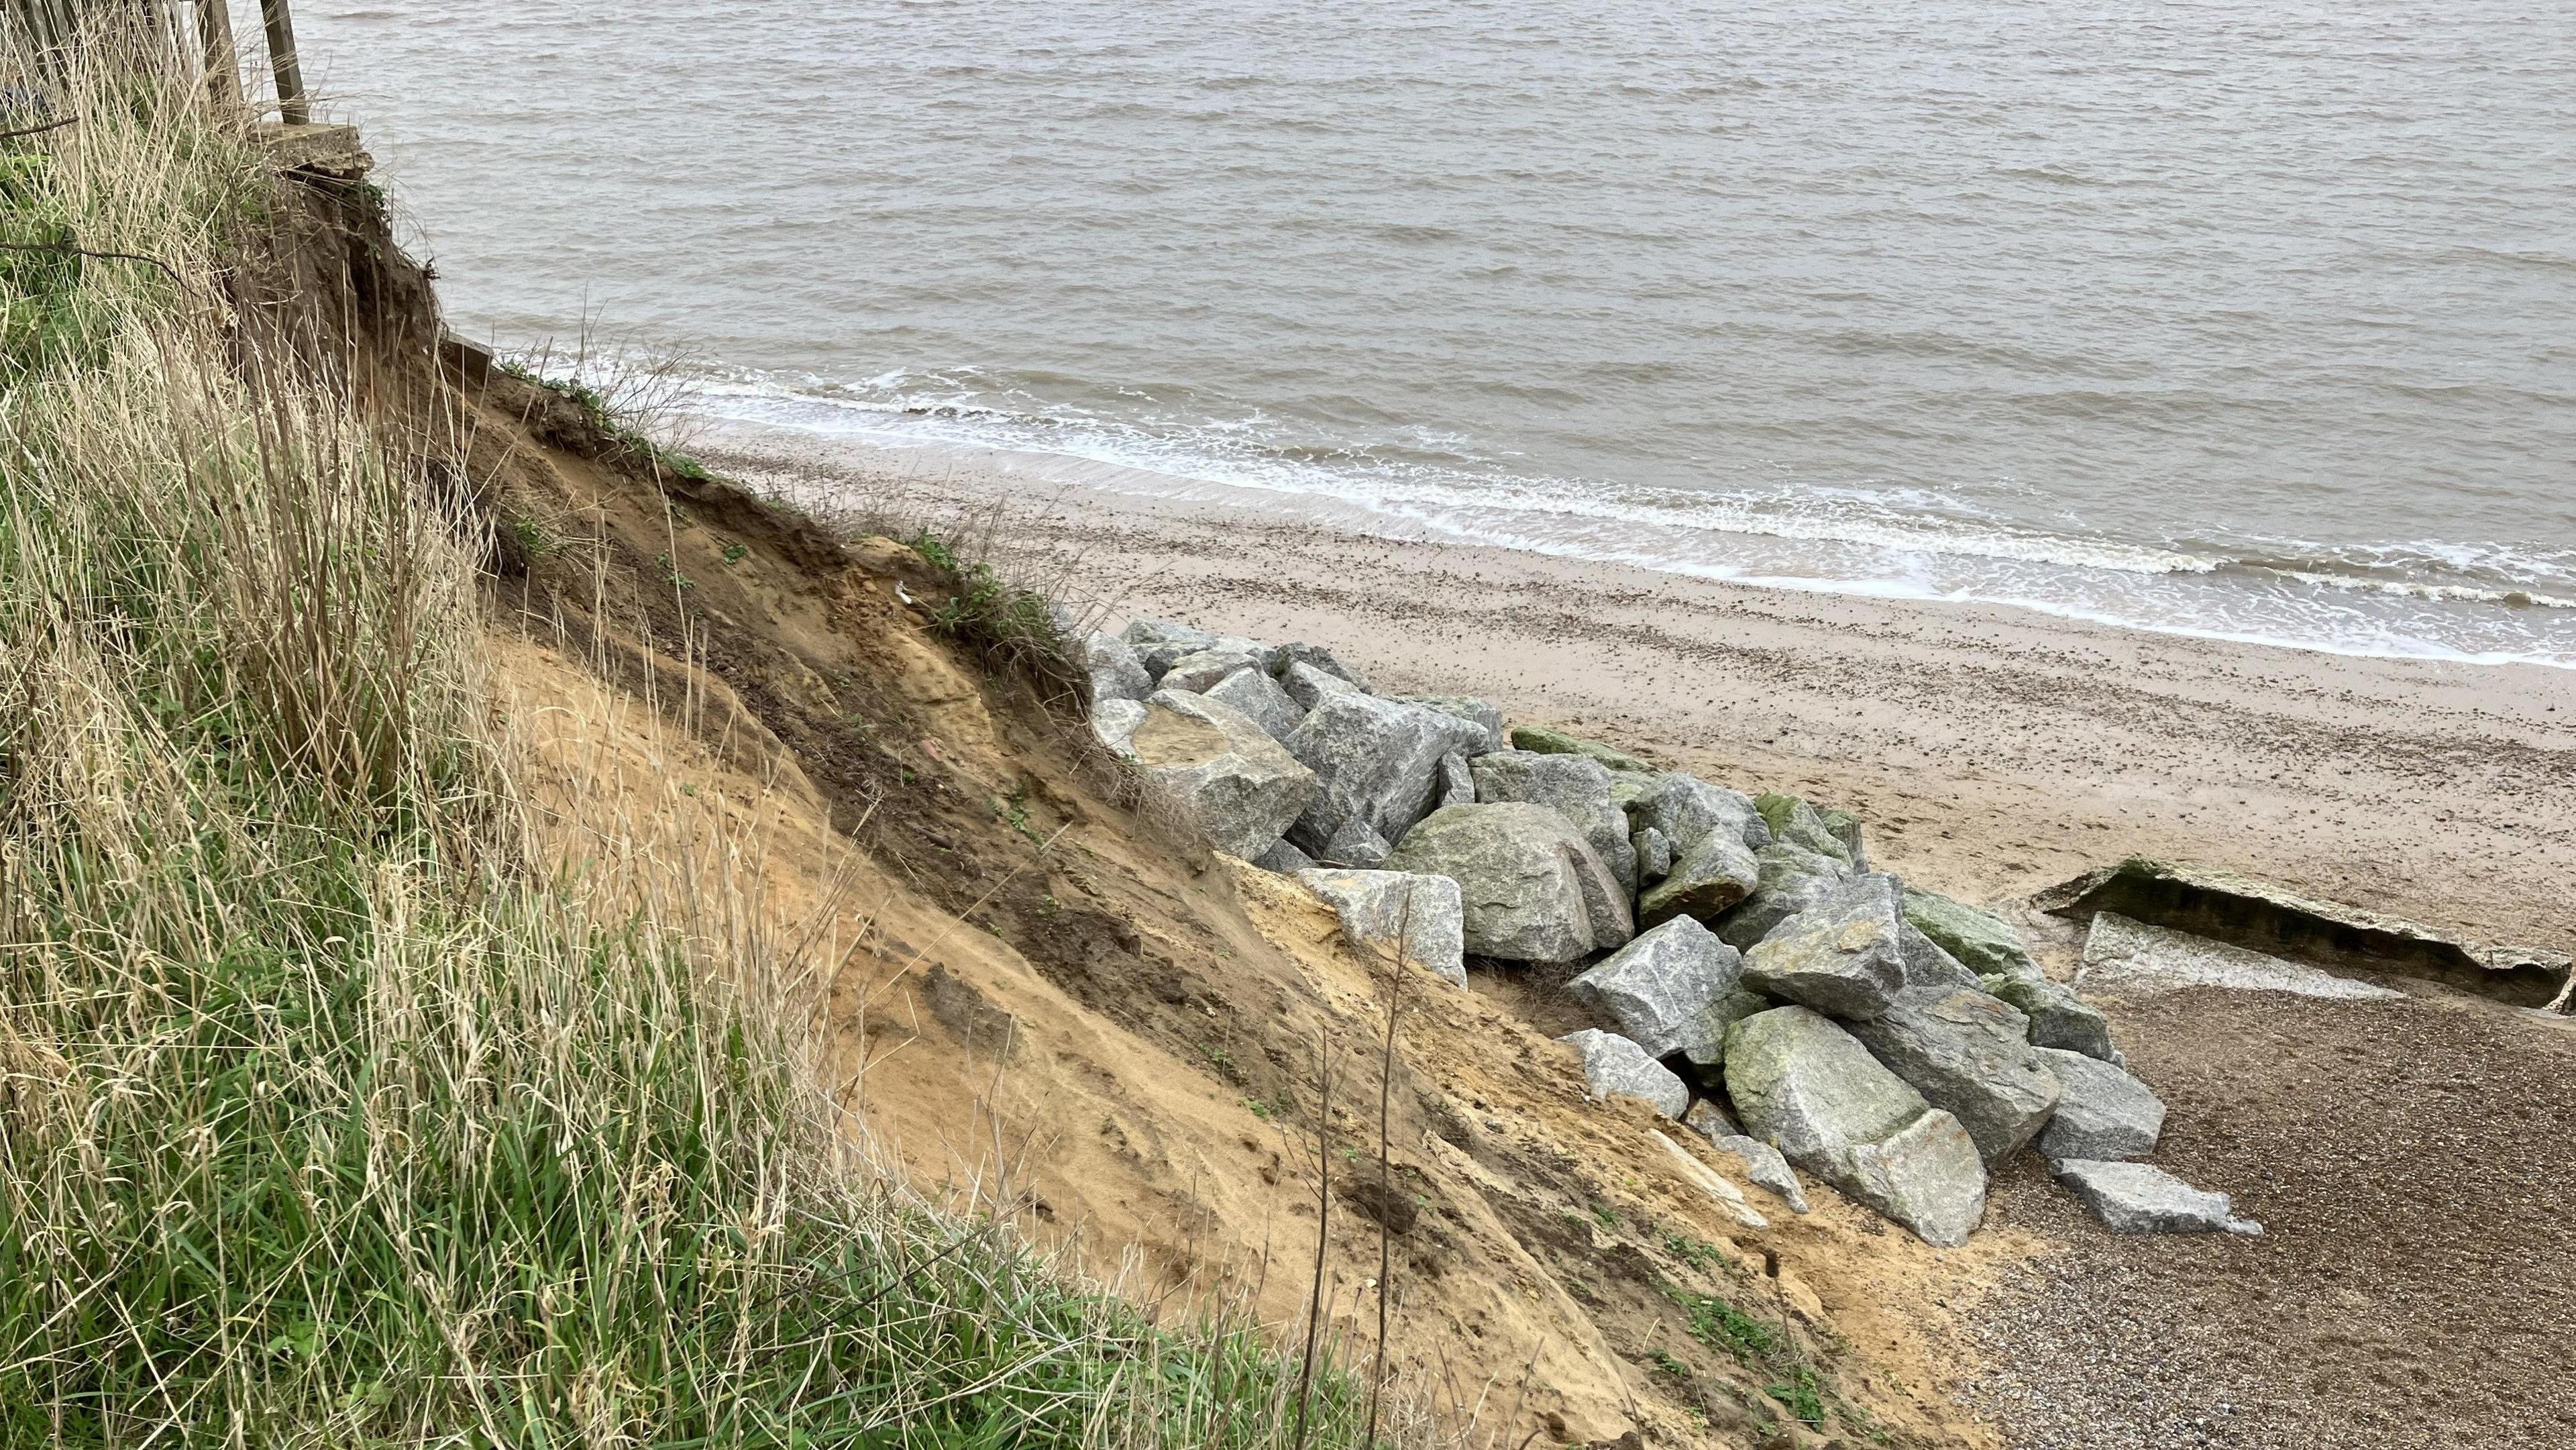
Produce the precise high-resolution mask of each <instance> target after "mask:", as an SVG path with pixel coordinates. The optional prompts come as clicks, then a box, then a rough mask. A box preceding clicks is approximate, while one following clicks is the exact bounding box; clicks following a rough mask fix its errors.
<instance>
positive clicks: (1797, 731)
mask: <svg viewBox="0 0 2576 1450" xmlns="http://www.w3.org/2000/svg"><path fill="white" fill-rule="evenodd" d="M698 442H699V447H700V451H701V452H702V453H703V454H704V455H705V456H707V457H708V458H709V460H710V461H711V462H713V463H717V464H719V465H720V466H722V467H723V468H725V469H727V470H729V471H733V472H736V473H738V474H740V475H742V476H744V477H745V478H746V479H747V480H748V481H750V482H752V483H753V484H754V485H755V486H757V487H761V488H763V489H767V490H771V491H774V492H776V493H778V494H780V495H782V496H784V497H787V498H788V499H790V500H791V501H793V502H797V503H799V504H802V505H805V506H807V507H810V508H814V509H816V510H817V511H823V512H831V511H856V512H859V513H871V512H873V513H877V514H880V515H883V516H885V517H890V518H905V519H923V518H927V519H934V520H939V521H940V526H941V527H942V528H943V529H944V530H945V531H948V532H951V533H962V534H965V535H967V536H968V537H970V538H971V539H972V540H973V541H975V542H976V543H977V544H979V545H980V546H982V547H985V548H987V549H989V550H990V551H992V553H993V554H994V556H995V559H996V562H997V565H998V566H999V567H1001V568H1003V569H1004V570H1005V571H1006V572H1010V573H1013V574H1015V575H1017V576H1018V577H1021V578H1025V579H1032V580H1037V581H1040V582H1042V583H1043V584H1045V585H1046V586H1048V588H1049V589H1050V591H1051V592H1053V593H1055V594H1056V595H1057V596H1058V597H1059V598H1061V599H1062V600H1064V602H1066V603H1067V604H1068V605H1069V606H1070V607H1072V608H1074V609H1075V610H1076V612H1077V613H1082V612H1084V611H1086V610H1088V611H1089V612H1091V613H1093V614H1096V615H1099V616H1101V617H1102V618H1104V619H1107V620H1110V621H1113V622H1114V621H1116V620H1119V619H1123V618H1126V617H1128V616H1131V615H1135V614H1151V615H1158V616H1168V617H1173V618H1179V619H1186V620H1190V621H1192V622H1194V623H1198V624H1201V625H1204V626H1207V627H1210V628H1217V629H1223V630H1228V631H1234V632H1239V633H1243V634H1247V635H1250V636H1253V637H1256V638H1279V639H1289V638H1309V639H1318V640H1327V641H1331V642H1333V645H1334V648H1335V649H1336V650H1337V652H1343V653H1344V654H1345V657H1346V658H1348V657H1353V656H1356V659H1355V660H1354V662H1355V663H1358V664H1360V665H1361V666H1363V667H1364V668H1367V669H1369V670H1370V671H1371V672H1372V673H1375V674H1378V675H1381V676H1384V677H1385V679H1386V680H1387V681H1388V682H1390V683H1392V684H1393V685H1395V686H1397V687H1400V688H1405V689H1414V690H1440V691H1450V692H1467V693H1474V694H1479V695H1483V696H1485V697H1487V698H1490V699H1492V700H1494V701H1495V702H1496V703H1497V704H1498V705H1500V706H1502V707H1503V708H1504V710H1505V711H1506V712H1507V713H1510V714H1512V715H1514V716H1515V717H1516V718H1531V719H1541V720H1548V721H1551V722H1555V723H1562V724H1565V725H1567V726H1569V727H1570V728H1578V729H1584V730H1587V731H1589V732H1591V733H1596V734H1608V735H1610V736H1612V737H1614V738H1617V739H1620V740H1622V741H1623V742H1628V743H1630V744H1631V745H1632V746H1634V747H1637V748H1642V749H1646V750H1648V751H1652V752H1659V753H1661V754H1663V755H1665V756H1668V757H1670V758H1671V759H1672V760H1673V761H1674V762H1675V763H1677V764H1679V765H1682V766H1684V767H1686V768H1689V769H1692V770H1695V771H1697V772H1699V773H1701V774H1703V775H1706V776H1708V777H1709V778H1711V779H1715V780H1722V781H1725V782H1727V783H1728V784H1731V785H1735V786H1737V787H1738V788H1740V789H1747V790H1761V789H1781V790H1792V791H1797V792H1799V793H1802V794H1806V795H1809V796H1811V797H1812V798H1815V799H1818V800H1821V801H1826V802H1830V803H1834V804H1840V805H1844V806H1846V807H1849V808H1851V809H1855V810H1858V811H1860V812H1861V813H1862V814H1863V815H1864V816H1866V817H1867V818H1869V819H1870V820H1871V821H1872V822H1873V824H1874V825H1877V826H1879V827H1880V828H1879V829H1878V830H1877V831H1876V832H1875V834H1874V837H1873V840H1872V850H1873V852H1874V853H1876V854H1878V855H1879V856H1880V857H1882V858H1883V859H1884V860H1885V861H1886V862H1887V863H1888V864H1889V865H1890V867H1891V868H1892V869H1896V870H1898V871H1900V872H1904V873H1906V874H1908V875H1912V876H1919V877H1920V878H1921V879H1922V881H1923V883H1924V884H1926V885H1928V886H1932V887H1935V888H1937V889H1941V890H1945V891H1951V892H1954V893H1964V894H1966V895H1967V896H1969V897H1970V898H1971V899H1979V900H1991V899H1997V898H2002V897H2015V896H2023V895H2027V894H2029V893H2031V892H2033V891H2036V890H2038V889H2040V888H2041V887H2044V886H2047V885H2051V884H2054V883H2056V882H2058V881H2061V880H2064V879H2066V878H2068V877H2071V876H2074V875H2076V874H2079V873H2080V872H2082V871H2083V870H2086V869H2089V868H2091V867H2093V866H2097V865H2102V864H2107V863H2108V862H2111V861H2115V860H2117V859H2119V858H2121V857H2123V856H2128V855H2136V854H2146V855H2164V856H2177V857H2183V858H2186V859H2191V860H2195V861H2200V862H2204V863H2206V864H2210V865H2216V866H2224V867H2227V868H2229V869H2233V870H2237V871H2240V872H2243V873H2244V874H2247V875H2250V876H2254V877H2257V878H2261V879H2265V880H2270V881H2273V882H2275V883H2277V884H2280V885H2283V886H2287V887H2291V888H2293V889H2296V890H2300V891H2303V892H2307V893H2309V894H2312V895H2318V896H2323V897H2326V898H2329V899H2334V900H2341V901H2348V902H2351V903H2352V904H2355V905H2359V906H2364V907H2368V908H2371V909H2374V910H2382V911H2387V912H2390V913H2393V914H2397V915H2402V916H2407V917H2411V918H2414V919H2417V920H2421V921H2424V922H2426V923H2427V924H2429V925H2434V926H2438V927H2442V928H2445V929H2449V930H2453V931H2458V932H2461V933H2463V934H2466V935H2469V936H2472V937H2477V938H2482V939H2485V940H2490V941H2497V942H2506V943H2512V944H2516V945H2532V946H2544V947H2553V948H2557V949H2560V950H2567V949H2569V948H2571V947H2576V924H2571V923H2570V922H2569V921H2568V920H2567V919H2566V918H2565V917H2564V915H2563V914H2562V913H2561V912H2560V911H2559V909H2558V907H2557V905H2556V903H2557V901H2558V899H2559V896H2560V894H2561V893H2562V892H2563V890H2564V883H2565V882H2566V881H2567V880H2569V879H2570V878H2571V877H2572V876H2576V671H2568V670H2565V669H2560V668H2555V667H2551V666H2546V665H2535V664H2468V663H2460V662H2453V661H2443V660H2426V659H2409V658H2383V657H2372V656H2353V655H2339V654H2328V653H2324V652H2319V651H2310V650H2302V649H2295V648H2291V647H2288V646H2278V645H2255V644H2245V643H2239V642H2235V641H2228V640H2211V639H2201V638H2195V637H2190V636H2183V635H2173V634H2163V633H2151V632H2147V631H2141V630H2132V629H2127V628H2122V627H2117V626H2109V625H2101V624H2094V623H2089V622H2085V621H2080V620H2071V619H2067V618H2064V617H2061V616H2054V615H2046V614H2039V613H2036V612H2032V611H2026V610H2020V609H2014V608H2011V607H2008V606H1999V605H1985V604H1968V603H1956V602H1947V601H1920V600H1905V599H1886V598H1875V597H1869V596H1861V595H1849V594H1828V593H1823V592H1806V591H1795V590H1788V589H1780V588H1771V587H1764V586H1755V585H1746V584H1741V583H1728V582H1719V581H1713V580H1706V579H1699V578H1693V577H1689V576H1684V575H1676V574H1668V573H1659V572H1656V571H1652V570H1647V569H1642V568H1638V567H1635V566H1629V565H1619V564H1604V563H1595V562H1590V561H1584V560H1576V559H1569V558H1565V557H1563V556H1559V555H1552V554H1541V553H1536V552H1526V551H1520V550H1513V549H1508V548H1502V547H1499V546H1494V545H1481V544H1455V543H1440V542H1430V541H1422V540H1403V539H1394V538H1388V537H1384V536H1382V535H1377V534H1369V533H1362V532H1357V531H1356V530H1355V529H1353V528H1352V527H1351V523H1352V520H1350V519H1348V518H1335V517H1332V516H1331V514H1332V510H1330V509H1326V510H1321V511H1320V512H1321V513H1323V514H1324V516H1323V517H1308V518H1299V517H1295V516H1291V515H1287V514H1281V513H1274V512H1270V511H1267V510H1263V509H1258V508H1254V507H1250V506H1247V504H1246V503H1245V502H1244V501H1243V500H1241V499H1240V498H1237V497H1229V496H1227V495H1228V494H1231V493H1236V492H1239V491H1234V490H1227V489H1225V488H1223V487H1222V486H1216V485H1195V484H1190V483H1188V482H1187V481H1183V480H1175V484H1176V487H1175V488H1174V490H1173V492H1172V494H1171V495H1170V496H1167V497H1147V496H1141V495H1138V494H1134V493H1122V492H1111V491H1109V490H1107V489H1103V488H1099V487H1094V486H1089V485H1087V484H1086V483H1085V482H1084V481H1083V480H1082V479H1081V478H1080V476H1079V473H1078V471H1077V472H1073V473H1071V474H1069V475H1068V476H1064V477H1059V478H1056V479H1052V480H1049V481H1047V482H1045V483H1036V484H1033V483H1032V481H1031V480H1029V479H1028V478H1026V477H1021V476H1015V475H1013V474H1009V473H1004V472H999V471H993V472H982V473H976V472H966V471H949V472H946V473H943V474H940V475H938V476H929V475H926V474H924V473H922V472H920V471H918V470H909V471H906V470H898V469H891V468H888V467H886V466H884V462H883V460H884V459H885V457H886V456H887V455H884V454H882V453H878V452H876V451H874V450H869V451H865V452H861V451H857V450H853V449H850V448H847V447H838V448H836V447H835V446H834V445H833V444H832V443H830V442H829V441H827V440H818V439H815V438H814V437H812V436H811V435H808V434H800V433H794V432H792V431H789V430H783V429H782V430H767V429H757V430H756V429H750V428H745V427H743V426H740V425H729V424H728V425H720V426H719V427H715V428H710V429H709V430H708V431H707V432H705V433H703V434H701V435H699V440H698ZM1345 644H1347V645H1348V646H1349V649H1347V650H1345V649H1344V646H1345Z"/></svg>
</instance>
